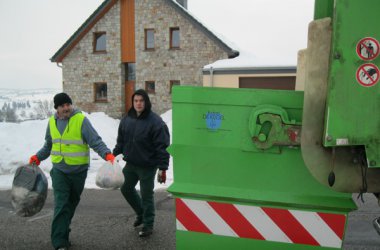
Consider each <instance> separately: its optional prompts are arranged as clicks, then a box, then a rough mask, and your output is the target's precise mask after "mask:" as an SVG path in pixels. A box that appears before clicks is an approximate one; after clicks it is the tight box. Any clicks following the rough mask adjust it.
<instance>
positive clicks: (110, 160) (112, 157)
mask: <svg viewBox="0 0 380 250" xmlns="http://www.w3.org/2000/svg"><path fill="white" fill-rule="evenodd" d="M106 161H109V162H111V163H112V164H113V163H114V161H115V156H114V155H113V154H111V153H107V154H106Z"/></svg>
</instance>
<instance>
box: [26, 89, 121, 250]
mask: <svg viewBox="0 0 380 250" xmlns="http://www.w3.org/2000/svg"><path fill="white" fill-rule="evenodd" d="M54 108H55V109H56V110H57V113H56V114H54V115H53V116H51V117H50V119H49V124H48V126H47V130H46V135H45V144H44V146H43V147H42V148H41V149H40V150H39V151H38V152H37V154H35V155H33V156H32V157H30V160H29V163H30V164H32V163H35V164H37V165H39V164H40V162H41V161H43V160H45V159H46V158H48V157H49V155H50V156H51V161H52V163H53V168H52V169H51V171H50V176H51V179H52V183H53V190H54V217H53V222H52V229H51V240H52V244H53V246H54V248H55V249H67V248H68V247H69V246H70V241H69V233H70V224H71V220H72V218H73V216H74V213H75V209H76V207H77V206H78V204H79V201H80V196H81V194H82V191H83V188H84V184H85V181H86V177H87V170H88V168H89V164H90V151H89V148H90V147H91V148H92V149H93V150H94V151H95V152H96V153H98V154H99V155H100V156H101V157H102V158H103V159H105V160H107V161H110V162H113V161H114V159H115V157H114V155H113V154H111V150H110V149H108V148H107V146H106V145H105V144H104V142H103V141H102V138H101V137H100V136H99V135H98V133H97V132H96V131H95V129H94V128H93V127H92V125H91V123H90V121H89V120H88V119H87V118H86V117H85V116H84V115H83V114H82V113H81V112H80V111H79V110H76V109H74V108H73V106H72V101H71V98H70V97H69V96H68V95H67V94H66V93H59V94H57V95H55V96H54Z"/></svg>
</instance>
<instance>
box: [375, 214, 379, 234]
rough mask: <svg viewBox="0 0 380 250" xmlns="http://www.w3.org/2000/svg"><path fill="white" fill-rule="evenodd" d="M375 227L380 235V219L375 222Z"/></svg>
mask: <svg viewBox="0 0 380 250" xmlns="http://www.w3.org/2000/svg"><path fill="white" fill-rule="evenodd" d="M373 227H374V228H375V229H376V231H377V233H378V234H380V217H378V218H376V219H374V220H373Z"/></svg>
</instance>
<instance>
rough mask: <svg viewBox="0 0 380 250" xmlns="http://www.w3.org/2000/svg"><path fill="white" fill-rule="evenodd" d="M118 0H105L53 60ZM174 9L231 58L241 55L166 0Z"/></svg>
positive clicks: (177, 6) (174, 3)
mask: <svg viewBox="0 0 380 250" xmlns="http://www.w3.org/2000/svg"><path fill="white" fill-rule="evenodd" d="M117 1H118V0H105V1H104V2H103V3H102V4H101V5H100V6H99V7H98V8H97V9H96V10H95V11H94V12H93V13H92V14H91V15H90V16H89V17H88V18H87V20H86V21H85V22H84V23H83V24H82V25H81V26H80V27H79V28H78V29H77V30H76V31H75V32H74V34H73V35H71V37H70V38H69V39H68V40H67V41H66V42H65V43H64V44H63V45H62V47H61V48H59V49H58V51H57V52H56V53H55V54H54V55H53V56H52V58H50V61H51V62H62V60H63V59H64V58H65V56H66V55H67V54H68V53H69V52H70V51H71V50H72V49H73V48H74V47H75V45H76V44H77V43H78V42H79V41H80V40H81V39H82V38H83V37H84V36H85V35H86V34H87V32H89V31H90V30H91V28H92V27H93V26H94V25H95V24H96V23H97V21H98V20H99V19H101V18H102V17H103V16H104V15H105V14H106V13H107V12H108V11H109V10H110V9H111V7H112V6H113V5H114V4H115V3H117ZM164 1H166V2H167V3H168V4H169V5H170V6H172V7H173V8H174V9H176V10H177V11H178V12H179V13H180V14H181V15H182V16H183V17H184V18H186V19H187V20H189V21H190V22H191V23H192V24H193V25H194V26H196V27H197V28H198V29H199V30H201V31H202V32H203V33H204V34H205V35H206V36H207V37H209V38H210V39H211V40H213V41H214V42H215V43H217V44H218V45H219V46H220V47H221V48H222V49H223V50H224V51H226V53H227V54H228V57H229V58H234V57H236V56H238V55H239V51H237V50H234V49H232V47H231V46H230V45H228V44H227V42H225V41H223V40H222V39H221V38H219V37H218V36H216V35H215V34H214V33H213V32H211V31H210V30H209V29H208V28H207V27H206V26H205V25H203V24H202V23H201V22H200V21H198V20H197V19H196V18H195V17H194V16H193V15H191V14H190V13H189V12H188V11H187V10H186V9H185V8H183V7H182V6H181V5H180V4H178V3H177V2H176V1H175V0H164Z"/></svg>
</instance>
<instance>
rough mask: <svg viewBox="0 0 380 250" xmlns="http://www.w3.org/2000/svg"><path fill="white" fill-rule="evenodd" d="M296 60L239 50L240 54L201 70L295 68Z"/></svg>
mask: <svg viewBox="0 0 380 250" xmlns="http://www.w3.org/2000/svg"><path fill="white" fill-rule="evenodd" d="M296 65H297V62H294V61H291V60H289V59H287V58H286V59H282V58H259V57H257V56H255V55H253V54H251V53H249V52H247V51H240V55H239V56H237V57H235V58H231V59H222V60H218V61H215V62H213V63H211V64H208V65H205V66H204V67H203V71H209V70H210V69H214V70H215V69H216V70H231V69H252V68H295V67H296Z"/></svg>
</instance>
